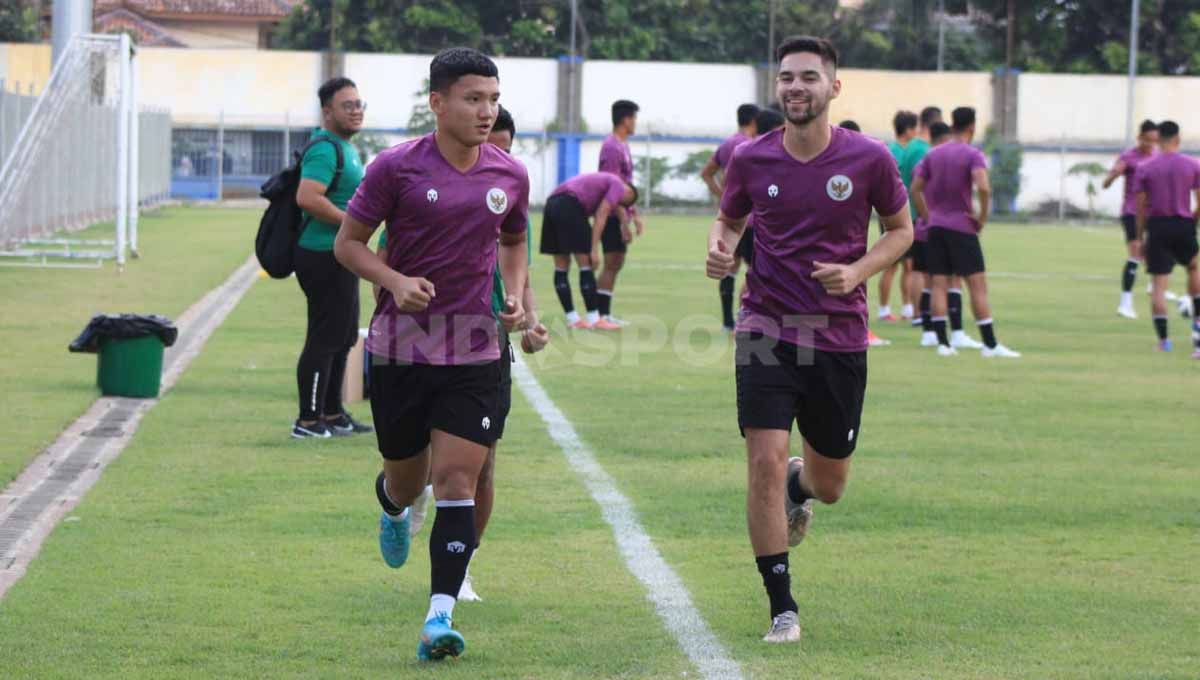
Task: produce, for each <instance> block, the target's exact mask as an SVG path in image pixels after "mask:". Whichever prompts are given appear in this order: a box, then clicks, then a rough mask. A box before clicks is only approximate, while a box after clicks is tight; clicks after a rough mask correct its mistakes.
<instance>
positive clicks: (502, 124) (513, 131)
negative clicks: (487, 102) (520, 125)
mask: <svg viewBox="0 0 1200 680" xmlns="http://www.w3.org/2000/svg"><path fill="white" fill-rule="evenodd" d="M505 131H508V133H509V134H510V135H512V136H513V137H514V138H515V137H516V136H517V124H516V123H514V122H513V117H512V114H511V113H509V112H508V109H506V108H504V107H503V106H501V107H500V112H499V113H497V114H496V122H495V123H494V124H492V132H505Z"/></svg>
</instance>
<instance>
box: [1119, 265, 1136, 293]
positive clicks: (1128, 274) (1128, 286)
mask: <svg viewBox="0 0 1200 680" xmlns="http://www.w3.org/2000/svg"><path fill="white" fill-rule="evenodd" d="M1137 270H1138V261H1137V260H1125V269H1124V270H1122V272H1121V292H1123V293H1128V292H1130V291H1132V290H1133V279H1134V277H1136V276H1137Z"/></svg>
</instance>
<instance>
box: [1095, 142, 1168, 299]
mask: <svg viewBox="0 0 1200 680" xmlns="http://www.w3.org/2000/svg"><path fill="white" fill-rule="evenodd" d="M1157 153H1158V126H1157V125H1155V123H1154V121H1152V120H1144V121H1142V126H1141V128H1140V129H1139V130H1138V138H1137V146H1135V147H1133V148H1131V149H1126V150H1125V151H1123V152H1121V155H1120V156H1117V162H1116V163H1113V166H1112V169H1111V170H1109V171H1108V175H1106V176H1105V177H1104V188H1105V189H1107V188H1109V187H1110V186H1112V184H1113V182H1115V181H1117V178H1118V177H1124V178H1125V199H1124V200H1123V201H1122V202H1121V226H1122V227H1123V228H1124V230H1125V248H1126V249H1127V250H1128V257H1127V259H1126V260H1125V266H1124V267H1122V269H1121V301H1120V303H1118V304H1117V314H1118V315H1120V316H1123V317H1125V318H1126V319H1136V318H1137V311H1136V310H1135V309H1134V308H1133V282H1134V279H1135V278H1136V277H1137V270H1138V265H1139V264H1141V262H1142V243H1141V242H1140V241H1139V240H1138V229H1137V192H1136V191H1134V186H1133V185H1134V176H1135V175H1136V174H1137V169H1138V166H1140V165H1141V164H1142V163H1145V162H1146V161H1148V160H1150V159H1152V158H1154V156H1155V155H1157Z"/></svg>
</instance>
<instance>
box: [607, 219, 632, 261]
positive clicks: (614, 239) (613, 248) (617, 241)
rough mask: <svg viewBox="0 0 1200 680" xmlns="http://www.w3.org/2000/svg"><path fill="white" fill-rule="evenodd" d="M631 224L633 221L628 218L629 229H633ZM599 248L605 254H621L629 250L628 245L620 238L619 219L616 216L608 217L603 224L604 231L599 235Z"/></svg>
mask: <svg viewBox="0 0 1200 680" xmlns="http://www.w3.org/2000/svg"><path fill="white" fill-rule="evenodd" d="M632 222H633V219H632V218H630V225H629V228H630V229H632V228H633V224H632ZM600 248H601V249H603V250H604V252H605V253H623V252H625V251H626V250H629V244H627V243H625V239H623V238H621V219H620V218H619V217H617V216H616V215H609V217H608V221H607V222H605V223H604V231H603V232H602V233H601V234H600Z"/></svg>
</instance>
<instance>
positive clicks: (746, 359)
mask: <svg viewBox="0 0 1200 680" xmlns="http://www.w3.org/2000/svg"><path fill="white" fill-rule="evenodd" d="M736 342H737V350H736V351H735V353H734V357H735V358H734V371H735V374H736V378H737V407H738V428H739V429H740V430H741V431H742V436H745V434H746V428H756V429H768V430H787V431H789V432H790V431H791V429H792V423H793V421H794V422H795V423H796V425H797V427H798V428H799V430H800V435H801V436H803V437H804V439H805V440H806V441H808V443H809V444H811V445H812V447H813V448H814V449H816V451H817V453H819V454H821V455H822V456H825V457H827V458H847V457H849V456H850V454H852V453H854V448H855V446H856V445H857V444H858V435H859V427H860V425H861V424H862V408H863V398H864V396H865V395H866V391H867V353H866V352H823V351H821V350H817V349H809V348H804V347H798V346H796V345H793V344H791V343H788V342H782V341H779V340H775V339H774V338H770V337H767V336H764V335H762V334H761V333H744V332H741V333H738V334H737V338H736Z"/></svg>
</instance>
